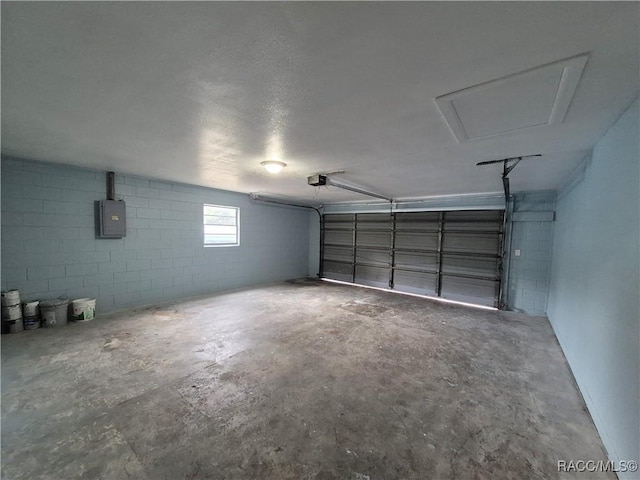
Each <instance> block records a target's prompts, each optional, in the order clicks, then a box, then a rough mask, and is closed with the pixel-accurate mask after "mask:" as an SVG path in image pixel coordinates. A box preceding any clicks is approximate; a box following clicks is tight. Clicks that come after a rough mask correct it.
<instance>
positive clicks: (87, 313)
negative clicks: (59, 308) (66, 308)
mask: <svg viewBox="0 0 640 480" xmlns="http://www.w3.org/2000/svg"><path fill="white" fill-rule="evenodd" d="M72 305H73V306H72V307H71V311H72V312H73V313H72V316H73V319H74V320H75V321H76V322H82V321H86V320H91V319H93V317H95V315H96V299H95V298H79V299H77V300H74V301H73V303H72Z"/></svg>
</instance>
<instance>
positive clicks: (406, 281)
mask: <svg viewBox="0 0 640 480" xmlns="http://www.w3.org/2000/svg"><path fill="white" fill-rule="evenodd" d="M436 281H437V275H436V274H434V273H422V272H415V271H410V270H395V271H394V277H393V288H394V290H398V291H400V292H407V293H417V294H419V295H429V296H432V297H433V296H436V295H437V292H436Z"/></svg>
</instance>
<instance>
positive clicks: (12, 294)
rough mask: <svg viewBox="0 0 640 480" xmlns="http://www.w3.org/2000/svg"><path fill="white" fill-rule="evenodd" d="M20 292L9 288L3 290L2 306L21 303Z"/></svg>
mask: <svg viewBox="0 0 640 480" xmlns="http://www.w3.org/2000/svg"><path fill="white" fill-rule="evenodd" d="M19 304H20V292H19V291H18V290H8V291H6V292H2V306H3V307H5V306H10V305H19Z"/></svg>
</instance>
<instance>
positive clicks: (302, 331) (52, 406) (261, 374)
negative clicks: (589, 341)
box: [2, 280, 615, 480]
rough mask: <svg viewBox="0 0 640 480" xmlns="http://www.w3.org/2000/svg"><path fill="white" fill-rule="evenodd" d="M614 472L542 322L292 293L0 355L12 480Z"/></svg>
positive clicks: (380, 298) (198, 305) (307, 285)
mask: <svg viewBox="0 0 640 480" xmlns="http://www.w3.org/2000/svg"><path fill="white" fill-rule="evenodd" d="M578 459H593V460H605V459H606V457H605V453H604V449H603V447H602V443H601V441H600V439H599V437H598V434H597V433H596V431H595V429H594V427H593V424H592V422H591V419H590V417H589V415H588V413H587V411H586V408H585V405H584V403H583V401H582V398H581V396H580V394H579V392H578V391H577V389H576V387H575V385H574V382H573V379H572V376H571V373H570V371H569V369H568V367H567V364H566V362H565V359H564V357H563V355H562V352H561V351H560V348H559V346H558V344H557V342H556V340H555V337H554V336H553V332H552V330H551V327H550V325H549V323H548V321H547V320H546V319H545V318H539V317H527V316H524V315H519V314H513V313H505V312H495V311H483V310H478V309H473V308H467V307H461V306H451V305H445V304H440V303H436V302H433V301H430V300H425V299H421V298H413V297H407V296H400V295H394V294H391V293H387V292H380V291H373V290H368V289H362V288H357V287H350V286H343V285H336V284H330V283H326V282H320V281H316V280H299V281H293V282H285V283H281V284H277V285H270V286H265V287H261V288H250V289H244V290H240V291H234V292H229V293H222V294H218V295H212V296H209V297H206V298H198V299H193V300H189V301H184V302H180V303H175V304H166V305H162V306H157V307H152V308H142V309H136V310H134V311H131V312H127V313H120V314H113V315H104V316H102V317H99V318H97V319H96V320H94V321H92V322H88V323H79V324H71V325H69V326H67V327H64V328H59V329H49V330H36V331H30V332H24V333H22V334H18V335H8V336H7V335H5V336H3V338H2V478H3V479H7V480H19V479H30V480H34V479H47V480H50V479H61V480H62V479H64V480H70V479H76V478H83V479H85V478H86V479H117V480H120V479H126V478H130V479H149V480H160V479H168V480H174V479H194V478H198V479H318V480H321V479H322V480H328V479H358V480H365V479H371V480H373V479H421V480H422V479H491V480H495V479H517V480H526V479H534V478H535V479H538V478H545V479H556V478H581V479H584V478H615V477H614V476H613V474H592V475H591V476H589V474H580V475H576V474H564V473H559V472H558V471H557V462H558V460H567V461H568V460H578Z"/></svg>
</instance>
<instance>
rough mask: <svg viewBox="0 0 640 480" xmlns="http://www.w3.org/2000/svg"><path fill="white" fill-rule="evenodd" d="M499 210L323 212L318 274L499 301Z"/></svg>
mask: <svg viewBox="0 0 640 480" xmlns="http://www.w3.org/2000/svg"><path fill="white" fill-rule="evenodd" d="M503 217H504V211H503V210H465V211H447V212H403V213H392V214H380V213H359V214H326V215H323V226H322V246H323V248H322V276H323V277H324V278H329V279H334V280H341V281H345V282H351V283H356V284H360V285H369V286H375V287H382V288H391V289H394V290H400V291H403V292H409V293H418V294H421V295H429V296H436V297H442V298H447V299H450V300H458V301H464V302H470V303H474V304H478V305H488V306H498V301H499V296H500V282H501V263H502V262H501V251H502V240H503V231H502V228H503Z"/></svg>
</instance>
